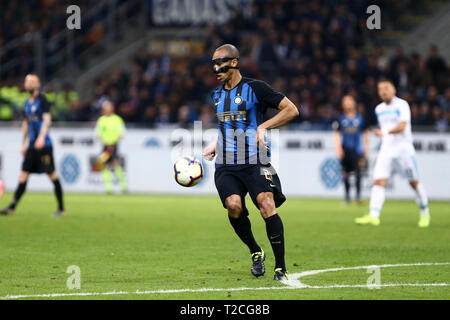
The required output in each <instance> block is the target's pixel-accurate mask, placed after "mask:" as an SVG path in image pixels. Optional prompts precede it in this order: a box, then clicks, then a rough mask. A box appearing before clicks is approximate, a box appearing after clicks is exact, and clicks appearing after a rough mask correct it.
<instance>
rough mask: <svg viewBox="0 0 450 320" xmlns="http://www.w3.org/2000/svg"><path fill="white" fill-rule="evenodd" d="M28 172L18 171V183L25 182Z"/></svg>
mask: <svg viewBox="0 0 450 320" xmlns="http://www.w3.org/2000/svg"><path fill="white" fill-rule="evenodd" d="M28 176H29V173H28V172H25V171H21V172H20V173H19V183H25V182H27V180H28Z"/></svg>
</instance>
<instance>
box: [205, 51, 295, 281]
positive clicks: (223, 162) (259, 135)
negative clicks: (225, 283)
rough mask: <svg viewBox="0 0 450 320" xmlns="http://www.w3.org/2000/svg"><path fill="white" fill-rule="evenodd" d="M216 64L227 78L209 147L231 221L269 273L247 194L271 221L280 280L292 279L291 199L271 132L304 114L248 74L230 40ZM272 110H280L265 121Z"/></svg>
mask: <svg viewBox="0 0 450 320" xmlns="http://www.w3.org/2000/svg"><path fill="white" fill-rule="evenodd" d="M212 64H213V70H214V73H215V74H216V76H217V79H218V80H219V81H220V82H221V84H222V85H220V86H219V87H218V88H217V90H216V91H215V92H214V93H213V99H214V105H215V107H214V108H215V112H216V116H217V119H218V131H219V132H218V133H219V137H218V139H217V140H216V141H215V143H213V144H211V145H210V146H208V147H206V148H205V149H204V151H203V155H204V157H205V159H207V160H212V158H213V157H214V156H215V155H217V158H216V171H215V174H214V181H215V184H216V188H217V191H218V193H219V196H220V199H221V200H222V204H223V206H224V208H226V209H227V210H228V218H229V221H230V223H231V225H232V227H233V228H234V230H235V232H236V234H237V235H238V236H239V238H240V239H241V240H242V241H243V242H244V243H245V244H246V245H247V246H248V248H249V250H250V253H251V256H252V261H253V266H252V269H251V272H252V274H253V275H254V276H255V277H259V276H262V275H264V273H265V266H264V260H265V253H264V251H263V250H262V248H261V247H260V246H259V245H258V244H257V243H256V241H255V238H254V237H253V233H252V230H251V224H250V220H249V219H248V210H247V208H246V207H245V196H246V194H247V193H249V194H250V197H251V199H252V201H253V203H254V204H255V206H256V207H257V208H258V209H259V211H260V213H261V216H262V218H263V219H264V221H265V224H266V232H267V237H268V239H269V241H270V244H271V246H272V250H273V253H274V256H275V268H274V272H275V274H274V280H276V281H281V280H286V279H287V276H286V264H285V249H284V229H283V222H282V220H281V218H280V216H279V215H278V213H277V209H276V208H278V207H279V206H281V204H283V202H284V201H285V200H286V197H285V196H284V195H283V193H282V190H281V182H280V179H279V178H278V175H277V173H276V172H275V169H274V168H273V167H272V166H271V165H270V163H268V160H269V159H268V158H267V153H265V151H268V150H269V147H268V145H267V142H266V141H265V139H266V138H265V135H266V130H269V129H273V128H277V127H279V126H282V125H284V124H286V123H288V122H289V121H291V120H292V119H294V118H295V117H297V116H298V114H299V112H298V109H297V107H296V106H295V105H294V104H293V103H292V102H291V101H290V100H289V99H288V98H287V97H285V96H284V95H283V94H281V93H279V92H277V91H275V90H274V89H273V88H272V87H270V86H269V85H268V84H267V83H265V82H264V81H261V80H255V79H251V78H245V77H242V75H241V73H240V71H239V51H238V49H237V48H236V47H235V46H233V45H230V44H225V45H223V46H220V47H218V48H217V49H216V50H215V51H214V54H213V57H212ZM267 108H274V109H278V110H279V112H278V113H277V114H276V115H275V116H273V117H272V118H270V119H268V120H267V121H265V122H263V120H262V115H263V114H264V112H265V111H266V110H267Z"/></svg>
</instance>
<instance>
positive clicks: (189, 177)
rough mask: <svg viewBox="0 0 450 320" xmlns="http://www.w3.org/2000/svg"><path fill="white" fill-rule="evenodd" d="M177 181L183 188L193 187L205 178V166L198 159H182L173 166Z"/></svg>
mask: <svg viewBox="0 0 450 320" xmlns="http://www.w3.org/2000/svg"><path fill="white" fill-rule="evenodd" d="M173 176H174V178H175V181H176V182H177V183H178V184H179V185H181V186H183V187H192V186H195V185H196V184H197V183H199V182H200V181H201V180H202V178H203V165H202V163H201V162H200V160H198V159H197V158H194V157H189V156H188V157H182V158H180V159H178V160H177V161H175V164H174V165H173Z"/></svg>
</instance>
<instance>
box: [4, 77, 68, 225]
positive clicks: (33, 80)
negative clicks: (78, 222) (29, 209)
mask: <svg viewBox="0 0 450 320" xmlns="http://www.w3.org/2000/svg"><path fill="white" fill-rule="evenodd" d="M24 88H25V90H26V91H28V93H29V94H30V97H29V98H28V99H27V100H26V101H25V105H24V109H25V110H24V111H25V120H24V121H23V122H22V133H23V138H22V149H21V151H22V155H23V156H24V157H25V158H24V161H23V163H22V171H20V173H19V185H18V186H17V189H16V191H15V193H14V198H13V201H12V202H11V204H10V205H9V206H8V207H7V208H5V209H3V210H0V214H4V215H12V214H14V210H15V208H16V206H17V204H18V202H19V200H20V198H21V197H22V195H23V194H24V192H25V189H26V185H27V181H28V177H29V175H30V173H44V172H45V173H46V174H47V175H48V177H49V178H50V180H51V181H52V182H53V185H54V192H55V195H56V199H57V201H58V209H57V211H56V212H55V214H54V216H56V217H59V216H63V215H65V212H64V204H63V191H62V187H61V183H60V182H59V179H58V173H57V172H56V171H55V164H54V160H53V146H52V141H51V140H50V137H49V135H48V131H49V129H50V125H51V122H52V117H51V115H50V104H49V103H48V101H47V99H46V98H45V96H44V94H42V93H41V92H40V88H41V82H40V80H39V77H38V76H37V75H35V74H28V75H27V76H26V77H25V82H24Z"/></svg>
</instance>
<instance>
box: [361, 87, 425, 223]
mask: <svg viewBox="0 0 450 320" xmlns="http://www.w3.org/2000/svg"><path fill="white" fill-rule="evenodd" d="M395 94H396V90H395V87H394V85H393V84H392V82H390V81H389V80H382V81H380V82H379V83H378V95H379V96H380V98H381V100H383V102H382V103H380V104H379V105H377V107H376V108H375V113H376V115H377V119H378V124H379V126H380V128H379V129H375V130H374V134H375V135H377V136H379V137H381V148H380V151H379V153H378V157H377V160H376V163H375V168H374V171H373V179H374V183H373V187H372V191H371V195H370V213H369V214H368V215H366V216H363V217H361V218H356V219H355V222H356V223H357V224H370V225H374V226H378V225H379V224H380V211H381V208H382V207H383V203H384V198H385V187H386V184H387V181H388V179H389V177H390V176H391V170H392V167H393V166H394V165H396V166H397V168H399V169H400V170H401V173H402V174H403V175H404V177H406V178H407V179H408V181H409V184H410V185H411V187H412V188H413V189H414V191H415V193H416V201H417V204H418V205H419V208H420V220H419V227H422V228H425V227H428V226H429V224H430V213H429V210H428V198H427V195H426V192H425V188H424V187H423V185H422V184H421V183H420V182H419V172H418V170H417V165H416V161H415V150H414V146H413V143H412V134H411V111H410V108H409V104H408V102H406V101H405V100H403V99H400V98H399V97H397V96H396V95H395ZM394 163H395V164H394Z"/></svg>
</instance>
